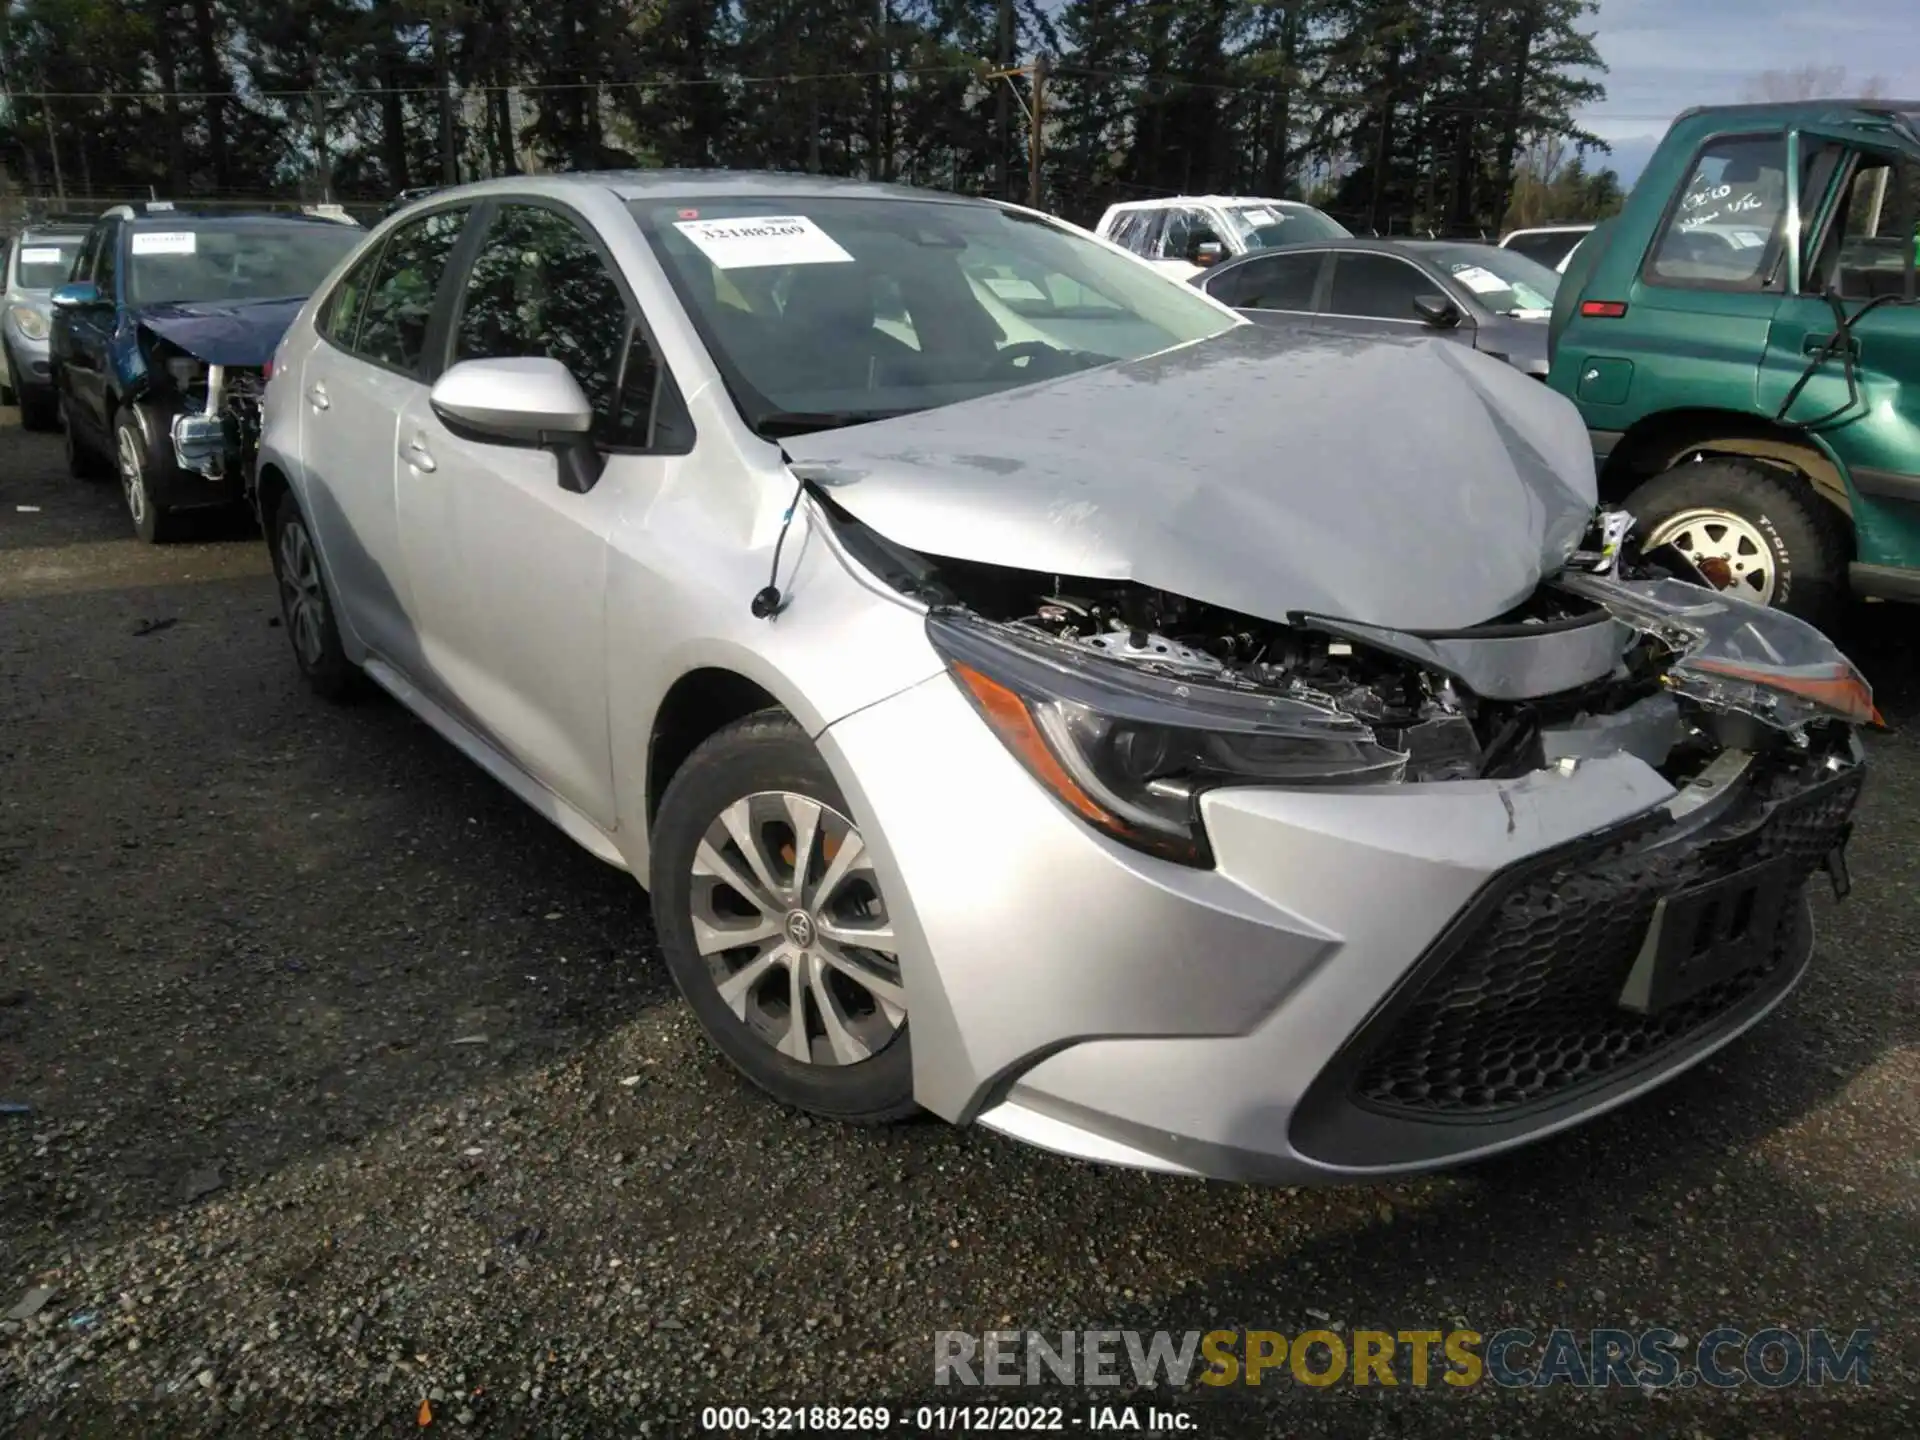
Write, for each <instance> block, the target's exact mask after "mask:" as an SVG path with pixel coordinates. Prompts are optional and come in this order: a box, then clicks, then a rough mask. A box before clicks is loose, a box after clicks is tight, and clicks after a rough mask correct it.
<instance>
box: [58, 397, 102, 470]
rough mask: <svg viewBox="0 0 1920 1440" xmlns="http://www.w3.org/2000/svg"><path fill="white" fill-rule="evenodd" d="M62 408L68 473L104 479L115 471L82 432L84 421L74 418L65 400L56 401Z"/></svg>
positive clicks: (61, 414) (62, 433) (63, 438)
mask: <svg viewBox="0 0 1920 1440" xmlns="http://www.w3.org/2000/svg"><path fill="white" fill-rule="evenodd" d="M55 403H56V404H57V405H58V406H59V409H60V431H61V443H62V444H63V445H64V447H65V449H66V452H67V474H69V475H71V476H72V477H73V478H74V479H76V480H104V479H106V478H107V477H108V476H109V475H111V474H112V473H113V467H112V466H110V465H108V464H107V462H106V460H105V458H104V457H102V456H101V454H100V452H99V451H97V450H95V449H94V448H93V446H92V445H91V444H90V443H89V442H88V440H87V437H86V436H85V435H84V434H82V433H81V431H82V422H80V421H78V420H76V419H74V416H73V412H72V411H71V410H70V409H69V408H68V406H67V402H66V401H65V400H59V401H56V402H55Z"/></svg>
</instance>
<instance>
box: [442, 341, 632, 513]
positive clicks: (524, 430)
mask: <svg viewBox="0 0 1920 1440" xmlns="http://www.w3.org/2000/svg"><path fill="white" fill-rule="evenodd" d="M427 403H428V404H430V405H432V406H433V413H434V414H436V415H438V416H439V417H440V419H441V420H442V421H443V422H445V424H446V426H447V428H448V429H449V430H452V431H454V432H455V433H457V434H460V433H464V434H466V435H469V436H471V437H473V438H475V439H479V440H493V441H503V442H505V443H507V444H511V445H537V446H539V447H540V448H541V449H542V450H549V451H551V452H552V453H553V454H554V456H555V458H556V459H558V460H559V462H560V484H561V487H562V488H563V489H566V490H571V491H573V492H574V493H575V494H581V495H584V494H585V493H586V492H587V491H588V490H591V489H592V488H593V485H594V482H595V481H597V480H598V479H599V478H600V469H601V464H600V453H599V451H597V450H596V449H595V448H594V446H593V441H592V439H591V437H590V434H589V432H590V431H591V430H592V429H593V406H592V404H591V403H590V402H589V401H588V400H587V397H586V393H585V392H584V391H582V390H581V388H580V382H579V381H578V380H576V379H574V378H573V372H572V371H570V370H568V369H567V367H566V366H564V365H562V364H561V363H560V362H559V361H558V360H550V359H548V358H547V357H546V356H544V355H534V356H519V357H514V358H510V359H501V360H463V361H461V362H460V363H459V364H458V365H455V366H453V367H452V368H451V369H449V370H448V371H447V372H446V374H444V375H442V376H441V377H440V378H439V379H438V380H436V381H434V383H433V389H432V390H431V391H430V392H429V393H428V396H427Z"/></svg>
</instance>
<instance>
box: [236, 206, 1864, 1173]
mask: <svg viewBox="0 0 1920 1440" xmlns="http://www.w3.org/2000/svg"><path fill="white" fill-rule="evenodd" d="M256 494H257V501H258V504H259V507H260V510H261V512H262V516H263V520H264V521H265V524H266V528H267V534H268V538H269V544H270V547H271V552H272V556H273V561H274V565H275V569H276V572H277V575H278V581H279V588H280V593H281V598H282V602H283V606H284V613H285V619H286V628H287V633H288V635H289V636H290V637H291V639H292V642H293V648H294V653H295V656H296V658H297V660H298V662H299V665H300V667H301V669H302V671H304V673H305V674H306V676H307V677H308V679H309V680H310V681H311V682H312V684H313V686H314V687H315V688H316V689H318V690H319V691H321V692H322V693H324V694H327V695H340V694H343V693H346V692H348V691H350V690H351V689H352V687H353V685H354V684H355V682H356V680H357V679H359V678H360V677H362V676H365V677H370V678H371V679H372V680H373V681H375V682H376V683H377V684H378V685H379V686H381V687H382V688H384V689H385V690H387V691H388V692H390V693H391V694H393V695H394V696H397V697H398V698H399V699H400V701H401V702H402V703H403V704H405V705H406V706H408V707H409V708H410V709H412V710H413V711H415V712H416V713H417V714H419V715H420V716H421V717H423V718H424V719H425V720H426V721H427V722H428V723H429V724H431V725H432V726H434V727H435V728H436V729H438V730H439V731H440V732H441V733H442V734H443V735H444V736H445V737H446V738H447V739H449V740H450V741H451V742H452V743H453V744H455V745H457V746H458V747H459V748H460V749H461V750H462V751H464V752H465V753H466V754H467V755H468V756H470V757H471V758H472V759H473V760H474V761H475V762H476V763H478V764H479V765H481V766H483V767H484V768H485V769H487V770H488V771H489V772H491V773H492V774H493V775H494V776H496V777H497V778H498V779H499V780H500V781H501V783H503V784H504V785H506V786H507V787H508V788H509V789H511V790H512V791H513V792H514V793H515V794H517V795H519V796H520V797H521V798H522V799H524V800H525V801H526V802H527V803H528V804H529V805H531V806H533V807H534V808H535V809H537V810H538V811H540V813H541V814H543V815H545V816H547V817H548V818H549V819H550V820H551V821H553V823H554V824H555V825H557V826H558V827H559V828H560V829H562V830H563V831H565V832H566V833H567V834H568V835H569V836H571V837H572V838H573V839H574V840H576V841H577V842H578V843H580V844H581V845H583V846H585V847H586V848H587V849H588V850H590V851H592V852H593V853H594V854H595V855H597V856H599V857H600V858H601V859H602V860H604V861H606V862H607V863H608V864H609V865H613V866H615V867H618V868H620V869H622V870H625V871H628V872H629V873H631V874H632V875H634V876H635V877H636V878H637V879H639V880H640V881H641V882H642V883H643V884H644V885H645V886H646V887H647V888H648V890H649V891H650V892H651V895H652V902H653V910H654V915H655V919H656V926H657V931H658V938H659V944H660V948H661V950H662V952H663V954H664V958H665V960H666V963H667V965H668V967H669V968H670V970H671V971H672V974H673V976H674V978H675V980H676V981H677V983H678V985H679V987H680V989H681V990H682V992H683V993H684V995H685V997H686V999H687V1001H688V1002H689V1003H690V1004H691V1006H692V1007H693V1010H694V1013H695V1014H696V1015H697V1017H698V1018H699V1020H700V1022H701V1024H702V1026H703V1027H704V1028H705V1030H706V1031H707V1033H708V1034H709V1035H710V1036H711V1038H712V1040H713V1043H714V1044H715V1045H716V1046H717V1047H718V1049H719V1050H720V1051H721V1052H722V1053H723V1054H724V1055H725V1056H726V1057H727V1058H728V1059H729V1060H730V1061H731V1062H732V1063H733V1064H734V1065H735V1066H737V1067H738V1068H739V1069H740V1070H741V1071H742V1072H744V1073H745V1074H746V1076H747V1077H749V1078H750V1079H751V1080H753V1081H754V1082H756V1083H757V1084H759V1085H760V1086H761V1087H763V1088H764V1089H765V1090H767V1091H769V1092H771V1093H772V1094H773V1095H774V1096H776V1097H778V1098H779V1099H780V1100H782V1101H785V1102H787V1103H788V1104H790V1105H793V1106H795V1107H797V1108H800V1109H804V1110H808V1111H812V1112H815V1113H818V1114H821V1115H826V1116H831V1117H836V1118H840V1119H845V1120H852V1121H880V1120H888V1119H893V1118H896V1117H901V1116H905V1115H907V1114H909V1113H911V1112H913V1111H915V1110H916V1109H922V1108H924V1109H926V1110H930V1111H933V1112H934V1113H935V1114H937V1115H940V1116H943V1117H945V1118H946V1119H948V1120H951V1121H955V1122H961V1123H966V1122H974V1121H978V1122H979V1123H981V1124H983V1125H986V1126H989V1127H992V1128H994V1129H997V1130H1000V1131H1003V1132H1005V1133H1008V1134H1011V1135H1014V1136H1018V1137H1021V1138H1023V1139H1025V1140H1027V1141H1031V1142H1034V1143H1036V1144H1039V1145H1042V1146H1045V1147H1049V1148H1051V1149H1054V1150H1058V1151H1062V1152H1066V1153H1069V1154H1073V1155H1078V1156H1083V1157H1087V1158H1092V1159H1097V1160H1102V1161H1108V1162H1115V1163H1120V1164H1127V1165H1134V1166H1142V1167H1148V1168H1155V1169H1162V1170H1170V1171H1179V1172H1189V1173H1199V1174H1205V1175H1211V1176H1222V1177H1239V1178H1247V1179H1259V1180H1267V1181H1288V1182H1291V1181H1300V1180H1309V1179H1330V1178H1341V1177H1348V1178H1350V1177H1358V1176H1368V1175H1378V1174H1383V1173H1388V1172H1394V1171H1403V1170H1415V1169H1420V1168H1424V1167H1429V1166H1434V1165H1439V1164H1444V1163H1451V1162H1457V1161H1461V1160H1465V1159H1468V1158H1470V1157H1473V1156H1478V1155H1484V1154H1488V1153H1491V1152H1494V1151H1499V1150H1502V1149H1505V1148H1508V1147H1511V1146H1513V1145H1516V1144H1519V1143H1521V1142H1523V1141H1526V1140H1530V1139H1533V1138H1536V1137H1538V1136H1541V1135H1543V1134H1546V1133H1549V1132H1552V1131H1555V1130H1559V1129H1561V1128H1563V1127H1565V1126H1567V1125H1570V1124H1572V1123H1574V1122H1576V1121H1578V1120H1581V1119H1583V1118H1585V1117H1587V1116H1590V1115H1593V1114H1595V1113H1597V1112H1599V1111H1603V1110H1606V1109H1608V1108H1610V1107H1612V1106H1615V1105H1618V1104H1620V1103H1621V1102H1623V1101H1625V1100H1627V1099H1629V1098H1630V1097H1632V1096H1633V1095H1635V1094H1638V1093H1640V1092H1642V1091H1645V1090H1646V1089H1648V1088H1649V1087H1651V1086H1654V1085H1656V1084H1658V1083H1660V1082H1661V1081H1663V1080H1666V1079H1668V1078H1670V1077H1671V1076H1673V1075H1674V1074H1675V1073H1676V1072H1678V1071H1680V1070H1682V1069H1684V1068H1685V1067H1687V1066H1689V1065H1691V1064H1693V1063H1695V1062H1696V1061H1698V1060H1699V1059H1700V1058H1701V1057H1702V1056H1704V1055H1706V1054H1708V1053H1710V1052H1712V1051H1713V1050H1715V1049H1717V1048H1718V1047H1719V1046H1721V1045H1723V1044H1725V1043H1726V1042H1727V1041H1728V1040H1730V1039H1731V1038H1732V1037H1733V1036H1734V1035H1736V1034H1737V1033H1739V1032H1740V1031H1741V1030H1743V1029H1745V1028H1746V1027H1747V1026H1749V1025H1751V1024H1752V1023H1753V1022H1755V1021H1756V1020H1758V1019H1759V1018H1760V1017H1761V1016H1762V1015H1763V1014H1764V1013H1765V1012H1766V1011H1767V1010H1769V1009H1770V1008H1771V1007H1772V1006H1773V1005H1774V1004H1776V1003H1777V1002H1778V1001H1779V1000H1780V999H1781V997H1782V996H1783V995H1784V994H1785V993H1786V992H1787V991H1788V990H1789V989H1790V988H1791V987H1792V985H1793V984H1794V982H1795V981H1796V980H1797V979H1798V977H1799V975H1800V974H1801V972H1802V970H1803V969H1804V967H1805V966H1806V964H1807V963H1808V958H1809V955H1810V953H1811V948H1812V946H1811V921H1810V918H1809V910H1808V906H1807V902H1806V899H1805V897H1804V891H1805V888H1806V885H1807V882H1808V880H1809V878H1810V877H1811V876H1812V875H1813V874H1814V873H1815V872H1816V871H1820V870H1823V869H1824V870H1825V871H1826V872H1827V873H1829V874H1830V875H1831V876H1832V877H1833V883H1834V884H1835V886H1836V888H1844V878H1845V868H1844V843H1845V840H1846V836H1847V826H1848V817H1849V815H1850V813H1851V811H1852V809H1853V805H1854V801H1855V798H1856V796H1857V793H1858V790H1859V786H1860V782H1861V779H1862V774H1863V765H1862V763H1861V754H1862V752H1861V749H1860V746H1859V742H1858V740H1857V739H1856V735H1855V730H1856V727H1857V726H1858V725H1859V724H1861V723H1863V722H1867V721H1871V720H1873V719H1875V718H1876V717H1875V712H1874V710H1873V705H1872V699H1871V696H1870V695H1869V693H1868V691H1867V687H1866V685H1865V684H1864V682H1863V681H1862V680H1861V678H1860V676H1859V674H1858V673H1857V672H1856V671H1855V670H1854V668H1853V667H1852V666H1851V665H1850V664H1849V663H1848V662H1847V661H1846V660H1845V659H1844V658H1843V657H1841V656H1840V655H1839V654H1838V653H1837V652H1836V651H1835V650H1834V649H1833V648H1832V646H1831V645H1830V644H1829V643H1828V642H1827V641H1826V640H1825V639H1823V638H1822V637H1821V636H1820V635H1818V634H1817V633H1816V632H1814V631H1812V630H1810V629H1809V628H1807V627H1806V626H1804V625H1801V624H1800V623H1798V622H1797V621H1794V620H1793V619H1791V618H1790V617H1787V616H1784V615H1782V614H1780V613H1778V612H1775V611H1768V610H1763V609H1759V608H1757V607H1753V606H1749V605H1745V604H1742V603H1741V602H1739V601H1737V600H1733V599H1729V598H1725V597H1720V596H1717V595H1715V594H1713V593H1711V592H1709V591H1706V590H1703V589H1700V588H1698V587H1696V586H1694V585H1690V584H1685V583H1682V581H1681V580H1679V579H1676V578H1674V576H1673V575H1672V574H1671V573H1662V572H1661V570H1660V569H1659V564H1658V562H1659V561H1660V558H1661V557H1658V556H1649V555H1642V554H1640V553H1638V552H1637V551H1636V550H1635V548H1634V546H1633V544H1632V540H1631V537H1630V536H1625V535H1623V531H1622V528H1621V526H1620V524H1618V523H1616V520H1615V518H1614V517H1612V516H1606V517H1602V518H1600V519H1599V520H1596V515H1595V497H1594V475H1593V467H1592V460H1591V457H1590V454H1589V451H1588V446H1587V437H1586V433H1585V430H1584V428H1583V427H1582V425H1581V423H1580V420H1579V418H1578V416H1577V415H1576V414H1575V413H1574V411H1573V409H1572V407H1571V406H1570V405H1568V404H1567V403H1566V402H1565V401H1564V400H1563V399H1561V398H1560V397H1559V396H1557V395H1554V394H1552V393H1551V392H1549V391H1547V390H1546V389H1545V388H1544V387H1542V386H1541V385H1540V384H1539V383H1538V382H1536V381H1533V380H1530V379H1528V378H1527V377H1525V376H1524V375H1522V374H1520V373H1519V372H1518V371H1516V370H1514V369H1512V368H1511V367H1509V366H1506V365H1503V364H1500V363H1499V362H1497V361H1494V360H1490V359H1488V358H1487V357H1485V356H1481V355H1478V354H1475V353H1474V352H1472V351H1471V350H1469V349H1467V348H1465V347H1462V346H1458V345H1453V344H1448V343H1444V342H1438V341H1431V340H1419V339H1408V340H1378V341H1361V340H1356V339H1354V338H1352V337H1315V336H1311V335H1297V334H1290V333H1283V332H1277V331H1273V330H1269V329H1265V328H1263V327H1260V326H1256V325H1252V324H1249V323H1246V322H1245V321H1243V320H1241V319H1240V318H1239V317H1237V316H1236V315H1235V314H1234V313H1233V312H1232V311H1230V310H1228V309H1226V308H1225V307H1223V306H1221V305H1219V304H1218V303H1216V302H1215V301H1213V300H1211V299H1208V298H1207V297H1206V296H1204V295H1201V294H1199V293H1197V292H1196V291H1195V290H1193V289H1192V288H1191V287H1189V286H1186V285H1182V284H1178V283H1175V282H1171V281H1168V280H1166V279H1164V278H1162V277H1161V276H1159V275H1158V274H1156V273H1155V272H1154V271H1153V270H1152V269H1150V268H1149V267H1148V266H1147V265H1145V264H1144V263H1142V262H1141V261H1139V260H1138V259H1135V258H1133V257H1131V256H1129V255H1127V254H1125V253H1124V252H1122V251H1120V250H1118V249H1117V248H1115V247H1113V246H1111V245H1109V244H1107V243H1105V242H1103V241H1100V240H1097V239H1094V238H1091V237H1089V236H1087V235H1086V234H1085V233H1083V232H1080V231H1077V230H1075V229H1073V228H1071V227H1068V226H1065V225H1062V224H1059V223H1056V222H1054V221H1052V220H1050V219H1049V218H1047V217H1045V216H1042V215H1038V214H1034V213H1031V212H1029V211H1025V210H1021V209H1017V208H1014V207H1011V206H1005V205H1000V204H994V203H989V202H985V201H978V200H967V199H960V198H956V197H953V196H948V195H937V194H931V193H921V192H916V191H912V190H906V189H899V188H893V187H884V186H877V185H864V184H857V183H848V182H830V181H822V180H812V179H804V178H795V177H791V176H744V175H729V174H716V173H685V174H680V173H673V172H652V173H646V174H609V175H570V176H550V177H521V178H516V179H511V180H499V181H491V182H487V183H484V184H480V185H473V186H467V187H462V188H457V189H450V190H446V191H441V192H436V193H435V194H434V195H433V196H432V197H431V198H430V199H427V200H424V201H421V202H418V203H415V204H412V205H410V206H408V207H406V208H404V209H402V210H400V211H398V212H397V213H396V214H394V215H393V216H391V217H389V218H388V219H387V220H385V221H384V222H382V224H381V225H380V226H379V228H378V229H377V230H375V231H374V232H373V233H372V234H371V236H370V237H369V238H368V239H367V241H366V242H365V243H364V244H363V245H362V246H361V248H360V249H359V250H358V251H357V252H356V253H355V254H354V255H353V256H352V257H350V259H349V261H348V262H347V263H346V264H345V265H344V266H343V267H342V268H341V269H340V270H339V271H338V272H336V274H335V275H334V276H333V277H331V278H330V280H329V281H328V282H327V283H325V284H323V285H322V286H321V288H320V290H319V292H318V294H317V295H316V297H315V298H314V299H313V300H312V301H310V302H309V303H308V304H307V306H306V307H305V309H304V310H303V311H302V313H301V314H300V316H299V317H298V318H297V320H296V321H295V322H294V324H293V325H292V327H291V329H290V330H289V331H288V333H287V336H286V339H285V340H284V342H283V343H282V344H281V346H280V349H279V351H278V353H277V355H276V357H275V359H274V363H273V372H272V379H271V382H270V383H269V385H268V387H267V395H266V402H265V419H264V434H263V438H262V443H261V446H260V461H259V467H258V472H257V490H256ZM1668 559H1669V560H1670V559H1671V557H1668Z"/></svg>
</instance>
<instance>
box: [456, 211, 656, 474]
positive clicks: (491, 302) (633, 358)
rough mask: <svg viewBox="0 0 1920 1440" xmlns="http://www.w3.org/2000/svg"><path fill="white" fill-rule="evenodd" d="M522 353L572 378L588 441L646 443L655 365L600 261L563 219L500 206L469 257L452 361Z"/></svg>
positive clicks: (548, 213) (624, 444) (619, 444)
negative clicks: (589, 428)
mask: <svg viewBox="0 0 1920 1440" xmlns="http://www.w3.org/2000/svg"><path fill="white" fill-rule="evenodd" d="M531 355H540V356H545V357H547V358H548V359H552V360H558V361H559V362H560V363H561V364H562V365H565V366H566V367H567V369H568V370H570V371H571V372H572V373H573V378H574V379H575V380H577V381H579V382H580V388H581V390H582V391H584V392H585V393H586V397H587V399H588V400H589V401H590V402H591V403H592V405H593V414H594V439H595V440H597V441H599V442H600V443H601V444H604V445H608V446H615V447H645V446H646V445H647V444H648V443H649V440H650V430H651V425H652V418H653V408H654V394H655V391H656V389H657V388H658V384H659V378H660V367H659V363H658V362H657V361H656V360H655V359H654V356H653V352H652V350H651V349H650V348H649V347H648V345H647V341H646V337H645V335H644V334H643V333H642V332H641V330H640V328H639V326H638V325H636V324H635V323H634V322H633V319H632V317H631V315H630V314H629V313H628V310H627V303H626V299H625V297H624V296H623V295H622V294H621V293H620V287H619V286H618V285H617V284H615V283H614V279H613V276H612V274H611V273H610V272H609V271H608V269H607V266H606V262H605V261H604V260H602V259H601V258H600V252H599V251H598V250H597V249H596V248H595V247H594V246H593V244H592V243H591V242H590V241H589V240H588V239H587V237H586V236H585V235H583V234H581V232H580V230H579V228H578V227H577V226H576V225H574V224H573V222H572V221H570V220H568V219H566V218H565V217H564V216H562V215H559V214H557V213H555V212H554V211H552V210H547V209H544V208H542V207H540V206H537V205H508V206H505V207H503V208H502V209H501V211H500V213H499V214H498V215H497V216H496V217H495V218H494V221H493V224H492V226H491V227H490V228H489V229H488V231H487V237H486V240H485V242H484V243H483V244H482V245H481V247H480V250H479V253H478V254H477V255H475V257H474V261H473V270H472V272H471V273H470V274H469V275H468V277H467V284H466V292H465V296H464V298H463V299H462V301H461V308H460V319H459V323H458V325H457V326H456V328H455V331H454V359H455V360H498V359H505V358H509V357H516V356H531Z"/></svg>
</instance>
